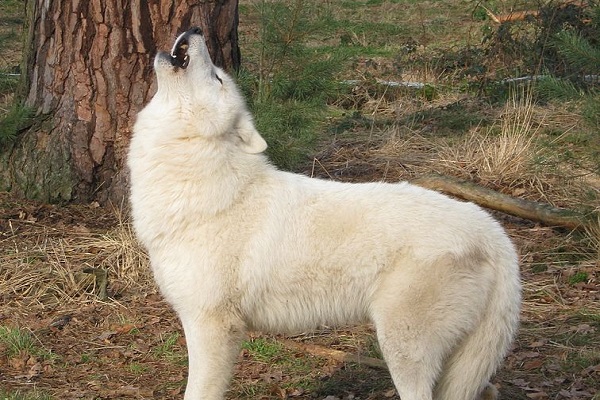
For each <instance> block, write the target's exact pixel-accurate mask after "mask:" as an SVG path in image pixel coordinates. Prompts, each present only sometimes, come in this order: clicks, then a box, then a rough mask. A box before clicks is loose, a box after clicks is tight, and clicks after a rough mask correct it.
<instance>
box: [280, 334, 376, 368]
mask: <svg viewBox="0 0 600 400" xmlns="http://www.w3.org/2000/svg"><path fill="white" fill-rule="evenodd" d="M281 342H282V343H283V345H284V346H285V347H287V348H289V349H292V350H295V351H299V352H302V353H308V354H312V355H313V356H317V357H323V358H327V359H330V360H335V361H340V362H344V363H356V364H361V365H366V366H368V367H371V368H378V369H387V365H386V363H385V361H383V360H380V359H379V358H373V357H364V356H359V355H355V354H351V353H347V352H345V351H341V350H335V349H329V348H327V347H323V346H318V345H316V344H310V343H301V342H296V341H294V340H289V339H284V340H281Z"/></svg>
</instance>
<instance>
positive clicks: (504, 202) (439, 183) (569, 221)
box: [413, 175, 594, 229]
mask: <svg viewBox="0 0 600 400" xmlns="http://www.w3.org/2000/svg"><path fill="white" fill-rule="evenodd" d="M413 183H414V184H415V185H418V186H421V187H424V188H427V189H433V190H438V191H441V192H444V193H447V194H450V195H453V196H456V197H460V198H461V199H464V200H468V201H472V202H474V203H477V204H479V205H481V206H483V207H486V208H490V209H492V210H497V211H502V212H504V213H507V214H511V215H514V216H517V217H520V218H524V219H529V220H532V221H536V222H541V223H543V224H545V225H549V226H560V227H564V228H569V229H585V228H586V227H589V226H590V224H591V222H590V221H592V220H594V218H591V219H590V218H586V216H585V215H583V214H581V213H579V212H576V211H573V210H567V209H564V208H556V207H552V206H550V205H548V204H543V203H536V202H534V201H529V200H524V199H519V198H516V197H512V196H508V195H505V194H502V193H498V192H496V191H493V190H491V189H488V188H486V187H483V186H480V185H477V184H476V183H473V182H469V181H466V180H461V179H456V178H452V177H449V176H442V175H430V176H425V177H422V178H419V179H416V180H414V181H413Z"/></svg>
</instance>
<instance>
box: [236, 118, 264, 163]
mask: <svg viewBox="0 0 600 400" xmlns="http://www.w3.org/2000/svg"><path fill="white" fill-rule="evenodd" d="M244 117H245V118H241V119H240V120H239V121H238V125H237V135H238V136H239V138H240V139H241V141H240V148H241V149H242V150H243V151H245V152H246V153H250V154H257V153H262V152H263V151H265V150H266V149H267V142H265V139H263V138H262V136H260V133H258V131H257V130H256V128H255V127H254V123H253V122H252V119H251V117H250V116H248V117H246V116H244Z"/></svg>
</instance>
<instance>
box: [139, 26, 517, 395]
mask: <svg viewBox="0 0 600 400" xmlns="http://www.w3.org/2000/svg"><path fill="white" fill-rule="evenodd" d="M154 67H155V70H156V74H157V77H158V91H157V93H156V95H155V96H154V98H153V99H152V100H151V101H150V103H149V104H148V105H147V106H146V108H145V109H144V110H143V111H141V112H140V113H139V115H138V118H137V122H136V124H135V127H134V134H133V138H132V140H131V147H130V151H129V167H130V170H131V204H132V210H133V219H134V224H135V229H136V232H137V234H138V236H139V238H140V239H141V241H142V243H143V244H144V246H145V247H146V248H147V249H148V251H149V254H150V258H151V264H152V268H153V272H154V276H155V279H156V281H157V282H158V285H159V287H160V289H161V291H162V293H163V295H164V296H165V298H166V299H167V300H168V301H169V302H170V304H172V306H173V307H174V309H175V310H176V311H177V313H178V315H179V317H180V318H181V321H182V324H183V328H184V331H185V337H186V340H187V347H188V354H189V378H188V383H187V388H186V391H185V399H186V400H192V399H194V400H196V399H208V400H215V399H223V398H224V393H225V391H226V389H227V386H228V382H229V378H230V376H231V373H232V372H231V371H232V366H233V363H234V362H235V360H236V358H237V355H238V351H239V345H240V341H241V340H242V337H243V334H244V332H245V331H246V330H248V329H252V330H260V331H264V332H299V331H306V330H311V329H315V328H317V327H319V326H324V325H327V326H336V325H337V326H339V325H342V324H351V323H358V322H363V321H370V322H372V323H373V324H374V326H375V328H376V332H377V338H378V340H379V344H380V346H381V350H382V352H383V355H384V358H385V361H386V363H387V365H388V367H389V371H390V373H391V376H392V378H393V381H394V384H395V386H396V389H397V391H398V393H399V395H400V397H401V398H402V400H432V399H437V400H473V399H477V398H486V399H487V398H489V399H492V398H495V396H496V390H495V388H494V386H492V385H491V384H489V383H488V379H489V378H490V376H491V375H492V374H493V373H494V371H495V370H496V368H497V367H498V366H499V364H500V363H501V361H502V359H503V357H504V356H505V354H506V353H507V351H508V349H509V346H510V344H511V341H512V339H513V336H514V334H515V331H516V329H517V325H518V319H519V310H520V299H521V286H520V278H519V267H518V262H517V255H516V253H515V249H514V247H513V245H512V243H511V241H510V240H509V238H508V237H507V235H506V234H505V233H504V231H503V229H502V228H501V227H500V225H499V224H498V223H497V222H495V221H494V220H493V219H492V218H491V217H490V216H489V215H488V214H487V213H486V212H484V211H482V210H481V209H480V208H479V207H477V206H475V205H473V204H471V203H465V202H459V201H456V200H452V199H450V198H448V197H446V196H444V195H441V194H439V193H436V192H433V191H429V190H425V189H422V188H419V187H416V186H412V185H410V184H407V183H398V184H385V183H368V184H348V183H339V182H331V181H324V180H318V179H311V178H308V177H305V176H301V175H296V174H292V173H288V172H283V171H279V170H277V169H276V168H275V167H273V166H272V165H270V164H269V162H268V161H267V160H266V158H265V156H264V155H262V154H261V153H262V152H263V151H264V150H265V148H266V147H267V145H266V143H265V141H264V140H263V138H262V137H261V136H260V134H259V133H258V132H257V131H256V129H255V127H254V124H253V120H252V118H251V115H250V114H249V112H248V111H247V108H246V105H245V103H244V100H243V99H242V96H241V95H240V92H239V91H238V89H237V87H236V84H235V83H234V81H233V80H232V78H231V77H229V76H228V75H227V74H225V73H224V72H223V71H222V70H221V69H219V68H217V67H216V66H215V65H213V63H212V61H211V59H210V56H209V54H208V51H207V47H206V45H205V43H204V37H203V36H202V33H201V31H200V29H198V28H193V29H191V30H189V31H188V32H186V33H183V34H181V35H180V36H179V37H178V38H177V40H176V42H175V44H174V46H173V49H172V51H171V53H170V54H169V53H166V52H160V53H159V54H158V55H157V56H156V59H155V62H154Z"/></svg>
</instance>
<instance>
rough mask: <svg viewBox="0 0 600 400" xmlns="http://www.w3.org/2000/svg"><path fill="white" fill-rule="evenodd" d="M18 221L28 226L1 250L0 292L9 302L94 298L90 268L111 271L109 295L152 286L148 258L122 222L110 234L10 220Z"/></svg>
mask: <svg viewBox="0 0 600 400" xmlns="http://www.w3.org/2000/svg"><path fill="white" fill-rule="evenodd" d="M19 224H21V225H22V224H25V225H27V226H26V227H25V228H24V229H23V227H20V228H19V229H16V231H18V232H16V233H15V234H14V235H12V236H8V237H7V238H5V239H3V240H2V241H3V242H4V243H2V244H3V248H5V249H6V248H11V249H12V250H11V251H6V252H4V253H3V254H0V293H2V302H3V303H4V304H5V305H6V306H16V307H18V308H20V309H23V310H24V309H28V308H31V307H32V306H41V307H42V308H44V307H53V306H56V305H58V304H65V303H71V302H79V303H80V302H82V301H93V300H96V298H97V297H96V296H97V294H98V287H97V286H98V282H96V279H95V278H94V275H91V274H88V273H85V272H84V270H85V269H87V268H90V267H91V268H96V269H103V270H106V271H107V273H108V288H109V293H110V294H111V295H118V294H120V293H121V292H122V291H123V290H124V289H127V288H129V289H133V288H136V287H137V288H140V289H141V288H148V287H150V286H151V285H153V283H152V279H151V277H150V270H149V268H148V260H147V256H146V254H145V253H144V251H143V250H142V249H141V248H140V246H139V245H138V244H137V242H136V240H135V238H134V236H133V232H132V230H131V226H130V225H129V224H128V223H126V222H124V221H121V223H119V224H118V226H117V227H116V228H114V229H113V230H111V231H109V232H106V233H93V232H90V231H89V230H88V229H87V228H85V227H81V226H79V227H77V226H76V227H69V228H62V229H58V228H55V227H48V226H45V225H42V224H37V223H35V222H27V221H19V220H13V221H11V226H16V225H19Z"/></svg>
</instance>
